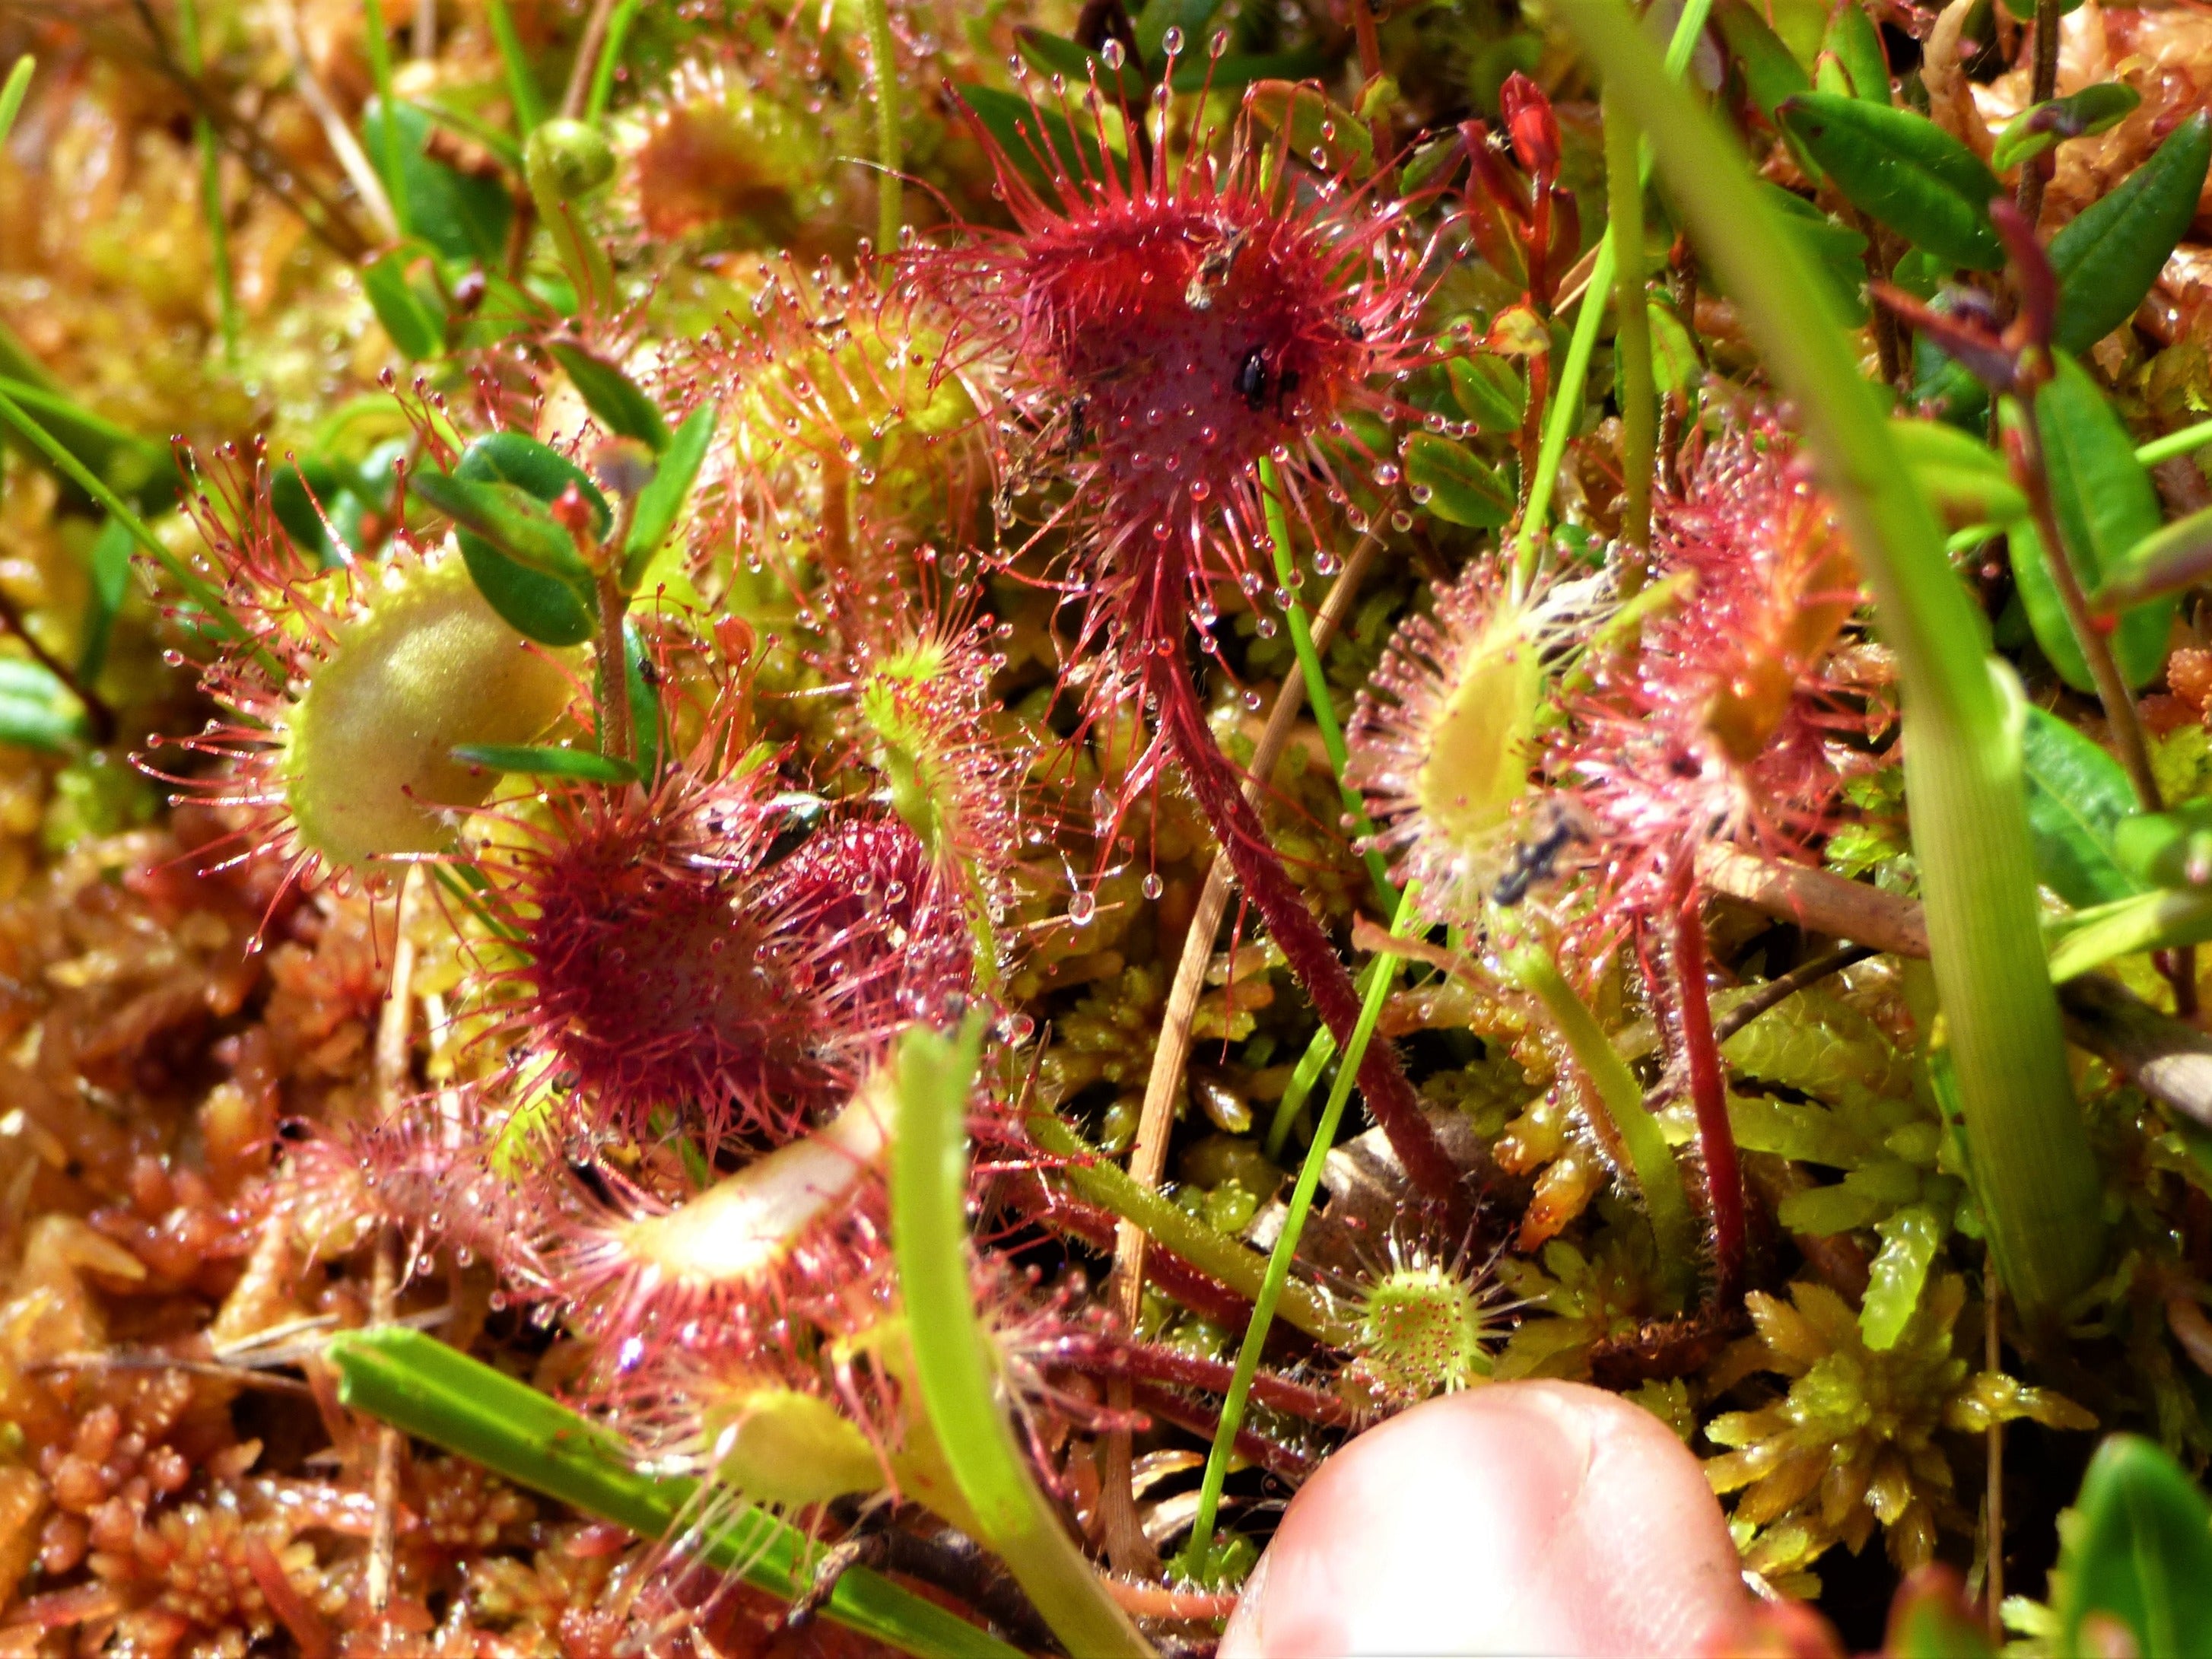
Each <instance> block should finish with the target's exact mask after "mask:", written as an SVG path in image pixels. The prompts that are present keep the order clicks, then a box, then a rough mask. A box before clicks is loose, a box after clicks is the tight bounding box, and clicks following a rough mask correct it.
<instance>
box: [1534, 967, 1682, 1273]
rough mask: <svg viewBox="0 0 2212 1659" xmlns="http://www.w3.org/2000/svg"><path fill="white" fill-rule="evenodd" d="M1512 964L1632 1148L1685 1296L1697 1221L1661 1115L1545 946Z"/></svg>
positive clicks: (1658, 1233)
mask: <svg viewBox="0 0 2212 1659" xmlns="http://www.w3.org/2000/svg"><path fill="white" fill-rule="evenodd" d="M1505 965H1506V969H1507V971H1508V972H1509V973H1510V974H1511V975H1513V977H1514V979H1515V980H1516V981H1517V982H1518V983H1519V984H1520V986H1521V987H1522V989H1523V990H1525V991H1528V992H1530V993H1532V994H1534V996H1535V998H1536V1000H1538V1001H1540V1002H1541V1003H1542V1004H1543V1005H1544V1011H1545V1012H1547V1013H1548V1014H1550V1015H1551V1017H1552V1024H1553V1029H1555V1030H1557V1031H1558V1032H1559V1038H1560V1041H1562V1042H1565V1044H1566V1045H1567V1052H1568V1053H1570V1054H1572V1055H1573V1056H1574V1060H1575V1064H1576V1065H1577V1066H1579V1067H1580V1068H1581V1069H1582V1073H1583V1077H1584V1078H1585V1079H1588V1081H1589V1085H1590V1088H1589V1095H1588V1096H1586V1097H1585V1098H1586V1099H1587V1100H1588V1101H1589V1103H1590V1105H1591V1106H1592V1107H1593V1108H1595V1109H1596V1110H1598V1111H1601V1112H1603V1113H1604V1114H1605V1115H1607V1117H1608V1118H1609V1119H1610V1120H1611V1121H1612V1125H1613V1133H1614V1134H1615V1135H1616V1136H1617V1137H1618V1138H1619V1139H1620V1145H1621V1147H1622V1149H1623V1150H1624V1151H1625V1152H1627V1154H1628V1165H1629V1168H1630V1170H1632V1171H1633V1172H1634V1174H1635V1176H1636V1185H1637V1188H1638V1191H1639V1192H1641V1193H1642V1194H1643V1195H1644V1214H1645V1215H1646V1216H1647V1217H1648V1218H1650V1222H1651V1232H1652V1236H1653V1237H1655V1238H1656V1240H1657V1241H1658V1244H1659V1270H1660V1273H1661V1274H1662V1276H1663V1278H1664V1279H1665V1281H1666V1288H1667V1290H1668V1294H1670V1295H1671V1296H1673V1297H1675V1298H1677V1303H1678V1305H1679V1303H1680V1300H1682V1299H1684V1298H1686V1297H1687V1295H1688V1292H1689V1289H1690V1286H1691V1285H1692V1283H1693V1282H1694V1280H1695V1278H1696V1273H1697V1263H1698V1258H1699V1234H1698V1224H1697V1222H1696V1220H1695V1219H1694V1218H1692V1215H1691V1213H1690V1200H1689V1194H1688V1193H1687V1192H1686V1190H1685V1189H1684V1188H1683V1186H1682V1171H1681V1169H1680V1166H1679V1165H1677V1164H1675V1162H1674V1152H1673V1151H1672V1150H1671V1149H1670V1148H1669V1147H1668V1145H1667V1138H1666V1136H1665V1135H1664V1134H1663V1133H1661V1131H1660V1128H1659V1120H1658V1119H1656V1118H1655V1117H1654V1116H1652V1115H1651V1114H1650V1112H1648V1111H1646V1110H1645V1109H1644V1091H1643V1089H1642V1088H1641V1087H1639V1086H1638V1084H1637V1081H1636V1074H1635V1073H1633V1072H1632V1071H1630V1070H1629V1069H1628V1062H1627V1061H1626V1060H1624V1059H1623V1058H1622V1057H1621V1055H1620V1051H1619V1050H1618V1049H1616V1048H1614V1047H1613V1042H1612V1039H1611V1038H1609V1037H1607V1036H1606V1034H1605V1028H1604V1027H1603V1026H1601V1025H1600V1024H1598V1023H1597V1016H1596V1015H1595V1014H1593V1013H1592V1012H1590V1010H1589V1004H1587V1003H1585V1002H1584V1001H1583V1000H1582V997H1581V996H1580V995H1579V994H1577V992H1576V990H1575V987H1573V986H1571V985H1570V984H1569V983H1568V982H1567V979H1566V975H1564V974H1562V973H1560V971H1559V965H1558V964H1557V963H1554V962H1553V960H1552V957H1551V956H1550V955H1549V954H1548V953H1547V951H1544V950H1543V948H1542V947H1541V946H1540V945H1524V946H1522V948H1521V949H1519V950H1517V951H1514V952H1513V953H1512V954H1511V955H1510V957H1508V958H1507V959H1506V964H1505Z"/></svg>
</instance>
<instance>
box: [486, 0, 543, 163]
mask: <svg viewBox="0 0 2212 1659" xmlns="http://www.w3.org/2000/svg"><path fill="white" fill-rule="evenodd" d="M485 9H486V12H487V14H488V15H489V17H490V18H491V38H492V40H494V41H495V43H496V44H497V45H498V46H499V62H500V67H501V70H503V71H504V72H505V74H506V76H507V102H508V103H510V104H512V105H513V106H514V136H515V137H518V138H527V137H530V135H531V134H532V133H533V132H535V131H537V130H538V126H539V125H540V124H541V123H542V122H543V121H544V119H545V95H544V94H543V93H542V92H540V91H539V90H538V77H537V76H535V75H533V74H532V73H531V70H530V58H529V56H528V54H526V52H524V51H523V50H522V37H521V35H520V34H518V33H516V32H515V27H514V14H513V13H512V12H510V11H509V10H508V9H507V0H489V4H488V5H487V6H486V8H485Z"/></svg>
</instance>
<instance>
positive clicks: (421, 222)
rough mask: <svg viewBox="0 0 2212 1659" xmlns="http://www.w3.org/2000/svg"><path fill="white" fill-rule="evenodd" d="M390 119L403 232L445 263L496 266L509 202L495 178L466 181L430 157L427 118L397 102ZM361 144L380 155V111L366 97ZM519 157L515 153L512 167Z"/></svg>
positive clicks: (504, 247) (511, 204)
mask: <svg viewBox="0 0 2212 1659" xmlns="http://www.w3.org/2000/svg"><path fill="white" fill-rule="evenodd" d="M397 108H398V115H397V117H396V118H395V125H396V136H397V138H398V144H397V146H396V147H397V149H398V159H399V172H400V178H401V189H400V191H399V192H398V193H399V194H400V195H402V196H404V199H405V201H406V203H407V228H408V231H409V232H410V234H413V235H415V236H417V237H419V238H421V239H422V240H423V241H425V242H427V243H428V244H429V246H431V247H433V248H435V249H436V250H437V252H439V253H441V254H442V255H444V256H445V257H446V258H448V259H455V260H460V261H464V262H474V263H481V264H488V265H489V264H499V263H501V260H502V258H503V256H504V254H505V252H506V250H507V228H508V226H509V225H510V224H511V223H512V222H513V218H514V198H513V196H512V195H511V194H509V193H508V191H507V190H506V189H505V188H504V187H503V186H502V185H501V184H500V182H499V181H498V180H497V179H477V178H471V176H470V175H469V174H467V173H458V172H456V171H454V170H453V168H452V167H447V165H446V164H445V163H444V162H443V161H434V160H432V159H431V157H430V154H429V144H430V127H431V118H430V117H429V116H428V115H425V114H424V113H423V112H422V111H421V110H419V109H416V108H415V107H414V106H412V105H411V104H410V103H408V102H406V101H405V100H400V101H399V102H398V105H397ZM361 131H362V146H363V147H364V148H365V149H367V150H368V153H369V154H370V155H374V156H378V157H382V156H383V155H386V150H385V149H384V142H385V140H384V109H383V106H382V105H381V104H380V103H379V102H378V101H377V100H375V99H374V98H372V99H371V100H369V102H368V107H367V108H366V109H365V110H363V111H362V118H361ZM520 159H521V158H520V153H519V152H517V153H516V161H517V164H518V168H519V166H520Z"/></svg>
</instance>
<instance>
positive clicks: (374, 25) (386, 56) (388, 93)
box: [362, 0, 414, 236]
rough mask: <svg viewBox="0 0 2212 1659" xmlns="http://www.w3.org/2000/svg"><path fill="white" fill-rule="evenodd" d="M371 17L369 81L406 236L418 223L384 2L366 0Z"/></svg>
mask: <svg viewBox="0 0 2212 1659" xmlns="http://www.w3.org/2000/svg"><path fill="white" fill-rule="evenodd" d="M363 3H364V5H365V8H366V11H367V16H366V18H365V20H364V21H363V24H362V36H363V39H364V40H366V41H367V43H368V78H369V82H370V84H371V85H373V86H374V88H376V106H377V109H378V110H379V111H380V112H381V113H382V115H383V117H384V122H383V126H384V142H383V143H382V144H381V145H380V146H379V148H380V149H382V150H383V152H384V154H383V155H381V156H380V157H379V158H378V159H379V160H380V162H381V163H382V167H381V168H380V171H381V172H382V173H383V176H384V190H385V194H386V195H387V196H389V197H391V198H392V223H393V224H395V225H396V226H398V230H399V234H401V235H402V236H404V235H406V234H408V230H409V228H410V226H411V225H412V224H413V222H414V221H413V219H412V218H411V216H410V215H409V213H408V211H407V173H406V168H405V163H404V149H405V139H404V137H403V135H402V134H401V132H400V131H399V101H398V99H397V98H395V97H394V96H393V95H392V41H391V40H390V38H389V37H388V36H387V35H386V33H385V27H384V0H363Z"/></svg>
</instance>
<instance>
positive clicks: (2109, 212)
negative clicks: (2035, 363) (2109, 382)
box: [2051, 110, 2212, 352]
mask: <svg viewBox="0 0 2212 1659" xmlns="http://www.w3.org/2000/svg"><path fill="white" fill-rule="evenodd" d="M2208 165H2212V113H2207V112H2205V111H2203V110H2198V111H2197V112H2196V113H2195V114H2194V115H2191V117H2190V118H2188V119H2187V120H2185V121H2184V122H2183V123H2182V124H2181V125H2179V126H2178V127H2176V128H2174V130H2173V131H2172V132H2170V133H2168V134H2167V135H2166V142H2165V143H2162V144H2160V146H2159V147H2158V150H2157V152H2156V153H2155V154H2154V155H2152V157H2151V158H2150V160H2148V161H2145V162H2144V163H2143V164H2142V166H2141V167H2137V168H2136V170H2135V171H2134V172H2133V173H2130V174H2129V175H2128V176H2127V178H2126V179H2125V180H2124V182H2123V183H2122V184H2121V185H2119V186H2118V188H2117V189H2115V190H2113V191H2110V192H2109V193H2108V194H2106V196H2104V197H2101V198H2100V199H2099V200H2097V201H2094V202H2092V203H2091V204H2089V205H2088V206H2087V208H2084V209H2083V210H2081V213H2080V214H2079V215H2077V216H2075V218H2073V219H2072V220H2071V221H2069V222H2068V223H2067V225H2066V227H2065V228H2063V229H2062V230H2061V231H2060V232H2059V233H2058V234H2057V235H2056V236H2053V237H2052V238H2051V270H2054V271H2056V272H2057V275H2058V321H2057V328H2056V330H2055V331H2054V334H2053V338H2054V339H2055V340H2056V342H2057V343H2058V344H2059V345H2061V346H2063V347H2064V348H2065V349H2067V350H2069V351H2077V352H2078V351H2087V349H2089V348H2090V347H2091V346H2093V345H2094V344H2096V343H2097V342H2098V341H2100V340H2101V339H2103V338H2104V337H2105V336H2106V335H2107V334H2110V333H2111V332H2112V331H2113V330H2114V329H2116V328H2118V327H2119V325H2121V324H2123V323H2124V322H2126V321H2127V319H2129V318H2130V317H2132V316H2134V315H2135V310H2136V307H2137V306H2139V305H2141V304H2142V300H2143V295H2146V294H2148V293H2149V292H2150V289H2151V284H2152V283H2155V282H2156V281H2157V280H2158V274H2159V272H2160V270H2164V269H2165V268H2166V260H2167V258H2169V257H2170V256H2171V255H2172V252H2173V250H2174V247H2175V246H2176V245H2177V244H2179V242H2180V240H2181V239H2182V237H2183V236H2184V235H2185V234H2186V233H2187V232H2188V229H2189V224H2190V221H2191V220H2192V219H2193V218H2195V217H2196V216H2197V198H2198V197H2200V196H2201V195H2203V191H2204V175H2205V169H2206V167H2207V166H2208Z"/></svg>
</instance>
